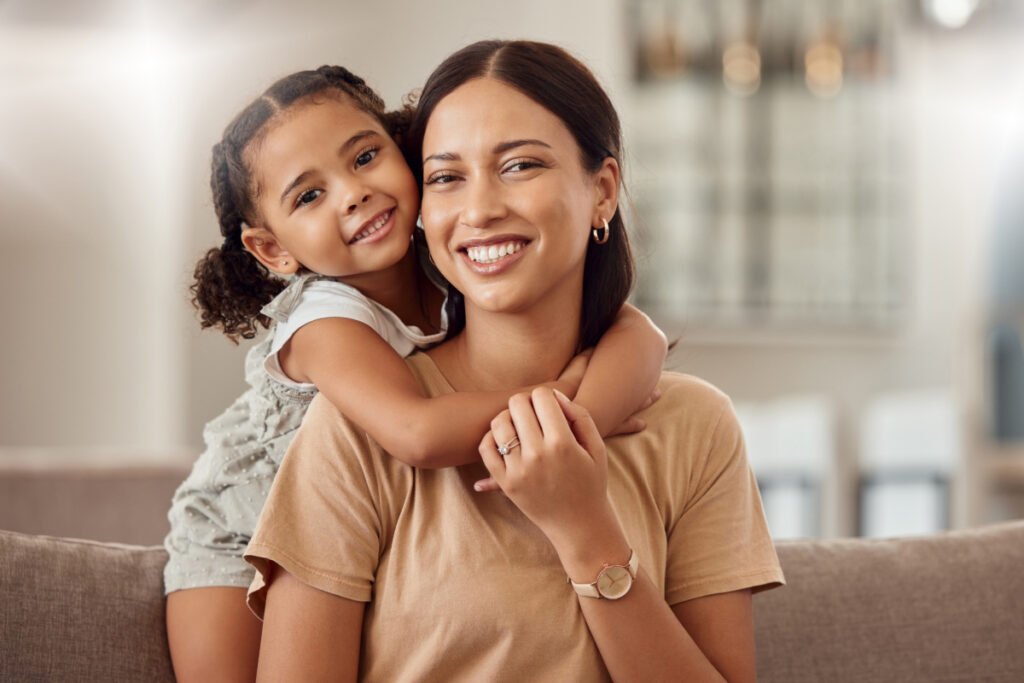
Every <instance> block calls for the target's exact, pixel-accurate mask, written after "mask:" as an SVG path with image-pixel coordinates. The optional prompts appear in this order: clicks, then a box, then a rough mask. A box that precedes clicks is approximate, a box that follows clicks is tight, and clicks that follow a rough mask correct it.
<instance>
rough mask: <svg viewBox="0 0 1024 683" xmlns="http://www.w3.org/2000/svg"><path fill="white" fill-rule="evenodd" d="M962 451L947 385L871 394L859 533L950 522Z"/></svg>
mask: <svg viewBox="0 0 1024 683" xmlns="http://www.w3.org/2000/svg"><path fill="white" fill-rule="evenodd" d="M961 451H962V445H961V427H960V421H959V415H958V411H957V408H956V403H955V401H954V400H953V396H952V394H951V393H950V392H949V391H946V390H934V391H919V392H908V393H898V394H886V395H882V396H879V397H877V398H875V399H874V400H872V401H871V402H870V403H869V404H868V405H867V408H866V409H865V411H864V415H863V419H862V422H861V454H860V496H859V506H860V515H859V524H860V535H862V536H868V537H892V536H915V535H922V534H930V533H934V532H937V531H941V530H943V529H947V528H949V525H950V512H949V509H950V481H951V479H952V475H953V472H954V470H955V468H956V467H957V465H958V464H959V463H960V461H961Z"/></svg>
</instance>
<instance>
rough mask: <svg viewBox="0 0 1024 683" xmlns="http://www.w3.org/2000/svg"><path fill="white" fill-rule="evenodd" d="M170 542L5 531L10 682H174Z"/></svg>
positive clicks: (1, 627)
mask: <svg viewBox="0 0 1024 683" xmlns="http://www.w3.org/2000/svg"><path fill="white" fill-rule="evenodd" d="M166 561H167V555H166V554H165V553H164V551H163V549H161V548H143V547H138V546H127V545H115V544H103V543H94V542H91V541H76V540H70V539H62V538H51V537H48V536H28V535H25V534H17V533H12V532H8V531H0V680H2V681H19V682H22V681H62V682H63V681H83V682H84V681H90V682H94V681H173V680H174V675H173V673H172V670H171V660H170V656H169V654H168V651H167V635H166V630H165V627H164V596H163V566H164V563H165V562H166Z"/></svg>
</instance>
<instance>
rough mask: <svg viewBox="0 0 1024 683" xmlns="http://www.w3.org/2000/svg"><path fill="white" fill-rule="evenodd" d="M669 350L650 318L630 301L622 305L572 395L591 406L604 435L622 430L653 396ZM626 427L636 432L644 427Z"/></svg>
mask: <svg viewBox="0 0 1024 683" xmlns="http://www.w3.org/2000/svg"><path fill="white" fill-rule="evenodd" d="M667 350H668V344H667V342H666V339H665V335H664V333H663V332H662V331H661V330H660V329H658V327H657V326H656V325H655V324H654V323H653V322H651V319H650V318H648V317H647V316H646V315H644V313H643V312H642V311H640V310H639V309H638V308H635V307H633V306H631V305H629V304H626V305H625V306H623V307H622V309H621V310H620V311H619V314H618V316H616V318H615V322H614V323H613V324H612V326H611V327H610V328H609V329H608V331H607V332H605V333H604V336H602V337H601V341H599V342H598V344H597V346H596V347H595V348H594V354H593V355H592V356H591V357H590V364H589V365H588V366H587V372H586V374H585V375H584V376H583V381H582V382H581V383H580V389H579V392H578V393H577V394H576V396H575V398H574V399H573V400H574V401H575V402H576V403H578V404H579V405H581V406H583V407H584V408H586V409H587V411H588V412H589V413H590V416H591V417H592V418H593V420H594V423H595V424H596V425H597V431H598V432H600V433H601V436H609V435H611V434H613V433H616V432H618V431H620V429H621V428H622V426H623V424H624V423H626V420H627V419H628V418H629V417H630V416H631V415H633V414H634V413H635V412H637V410H638V409H640V408H641V407H643V406H644V404H645V403H646V402H647V401H648V400H649V399H650V397H651V396H652V395H653V394H654V392H655V387H656V386H657V384H658V379H659V378H660V377H661V369H662V366H664V364H665V354H666V352H667ZM563 393H564V392H563ZM626 427H627V428H626V429H625V431H637V429H639V428H642V425H636V427H637V428H636V429H634V428H630V425H626Z"/></svg>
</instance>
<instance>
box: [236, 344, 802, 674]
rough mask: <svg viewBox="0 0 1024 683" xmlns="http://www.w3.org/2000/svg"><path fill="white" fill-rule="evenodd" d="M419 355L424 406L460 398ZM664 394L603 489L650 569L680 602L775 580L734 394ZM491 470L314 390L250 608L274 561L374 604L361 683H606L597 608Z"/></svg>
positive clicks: (273, 505)
mask: <svg viewBox="0 0 1024 683" xmlns="http://www.w3.org/2000/svg"><path fill="white" fill-rule="evenodd" d="M407 362H408V363H409V365H410V367H411V369H412V370H413V372H414V373H415V374H416V375H417V376H418V378H419V380H420V382H421V384H422V385H423V387H424V388H425V390H426V392H427V393H428V395H430V396H436V395H440V394H445V393H450V392H452V391H453V389H452V387H451V386H450V385H449V384H448V383H447V381H446V380H445V378H444V376H443V375H441V373H440V371H439V370H438V369H437V366H436V365H434V363H433V361H432V360H431V359H430V357H429V356H427V355H426V354H422V353H420V354H415V355H413V356H410V357H409V358H408V359H407ZM659 386H660V388H661V390H662V392H663V394H662V397H661V399H660V400H659V401H658V402H656V403H655V404H654V405H653V406H651V407H650V408H648V409H647V411H646V412H645V414H644V415H643V417H644V419H646V421H647V424H648V427H647V429H646V430H644V431H643V432H640V433H638V434H633V435H629V436H620V437H615V438H611V439H608V440H607V448H608V469H609V472H608V488H609V495H610V497H611V500H612V502H613V504H614V506H615V509H616V511H617V513H618V516H619V519H620V520H621V523H622V525H623V528H624V530H625V532H626V537H627V538H628V539H629V541H630V543H631V545H632V547H633V548H634V550H635V551H636V553H637V555H638V556H639V560H640V567H641V570H642V571H644V572H646V573H647V575H648V576H649V577H650V578H651V580H652V581H653V582H654V583H655V585H656V586H658V588H659V589H662V590H664V593H665V600H666V601H667V602H668V603H669V604H675V603H679V602H683V601H685V600H690V599H692V598H696V597H700V596H704V595H711V594H714V593H723V592H727V591H733V590H738V589H741V588H753V589H755V590H760V589H764V588H769V587H773V586H776V585H779V584H781V583H782V581H783V577H782V570H781V568H780V566H779V562H778V558H777V557H776V555H775V549H774V547H773V546H772V541H771V537H770V536H769V534H768V529H767V525H766V523H765V519H764V513H763V511H762V509H761V500H760V496H759V495H758V490H757V485H756V483H755V480H754V477H753V475H752V473H751V471H750V468H749V466H748V464H747V459H746V454H745V451H744V447H743V440H742V436H741V434H740V430H739V426H738V424H737V422H736V417H735V414H734V412H733V409H732V405H731V404H730V402H729V399H728V398H727V397H726V396H725V395H724V394H722V393H721V392H720V391H718V390H717V389H715V388H714V387H712V386H711V385H709V384H707V383H705V382H703V381H701V380H699V379H696V378H694V377H690V376H686V375H680V374H675V373H665V374H664V375H663V376H662V380H661V382H660V384H659ZM453 419H457V416H453ZM486 475H487V472H486V470H485V469H484V467H483V465H482V464H473V465H465V466H462V467H453V468H446V469H439V470H426V469H415V468H412V467H409V466H407V465H405V464H403V463H401V462H399V461H398V460H396V459H395V458H392V457H390V456H389V455H388V454H387V453H386V452H384V451H383V450H382V449H381V448H380V446H378V445H377V444H376V443H375V442H374V441H373V440H372V439H370V437H368V436H367V435H366V434H365V432H363V431H362V430H360V429H359V428H358V427H356V426H355V425H354V424H353V423H352V422H350V421H348V420H346V419H345V418H344V417H343V416H342V415H341V414H340V413H339V412H338V411H337V410H336V409H335V408H334V406H333V405H332V404H331V403H330V402H329V401H327V400H326V399H324V398H323V397H322V396H317V397H316V398H315V399H314V400H313V402H312V404H311V406H310V408H309V412H308V413H307V415H306V418H305V421H304V422H303V424H302V427H301V428H300V430H299V433H298V435H297V436H296V437H295V440H294V442H293V443H292V446H291V449H290V450H289V451H288V454H287V456H286V457H285V459H284V463H283V464H282V466H281V469H280V471H279V473H278V475H277V478H276V480H275V482H274V485H273V488H272V489H271V492H270V498H269V500H268V501H267V504H266V507H265V508H264V511H263V515H262V517H261V519H260V523H259V526H258V527H257V529H256V533H255V535H254V536H253V539H252V541H251V542H250V543H249V547H248V549H247V550H246V553H245V557H246V559H247V560H248V561H249V562H251V563H252V564H253V565H254V566H255V567H256V568H257V570H258V572H257V574H256V578H255V580H254V581H253V584H252V586H251V588H250V589H249V605H250V607H251V608H252V609H253V610H254V611H255V612H256V613H257V614H258V615H260V616H262V614H263V607H264V600H265V592H266V585H265V578H266V575H267V570H268V568H269V566H270V562H274V563H277V564H278V565H280V566H282V567H284V568H285V569H287V570H288V571H289V572H290V573H292V574H293V575H294V576H296V577H297V578H299V579H300V580H302V581H304V582H305V583H307V584H309V585H311V586H313V587H315V588H318V589H320V590H323V591H326V592H328V593H332V594H334V595H338V596H341V597H344V598H348V599H351V600H358V601H363V602H368V603H369V604H368V605H367V607H366V612H365V619H364V623H363V640H362V652H361V656H360V659H361V662H360V678H361V679H362V680H366V681H420V680H424V681H426V680H429V681H569V680H573V681H577V680H578V681H597V680H607V679H608V672H607V670H606V669H605V666H604V663H603V662H602V660H601V656H600V654H599V653H598V650H597V648H596V646H595V644H594V640H593V638H592V637H591V636H590V633H589V631H588V630H587V626H586V622H585V621H584V619H583V614H582V611H581V610H580V607H579V600H580V599H587V598H579V597H577V595H576V594H575V592H573V590H572V587H571V586H569V585H568V584H567V583H566V580H565V573H564V571H563V569H562V566H561V564H560V563H559V561H558V557H557V555H556V554H555V551H554V549H553V548H552V546H551V544H550V543H549V542H548V541H547V539H546V538H545V536H544V535H543V534H542V533H541V532H540V530H539V529H538V528H537V527H536V526H534V525H533V523H532V522H530V521H529V520H528V519H527V518H526V516H525V515H523V514H522V513H521V512H520V511H519V510H518V508H516V507H515V505H514V504H512V502H511V501H509V500H508V499H507V498H506V497H505V496H503V495H501V494H500V493H484V494H482V493H477V492H475V491H474V490H473V482H474V481H476V480H478V479H481V478H483V477H484V476H486ZM595 573H596V569H595Z"/></svg>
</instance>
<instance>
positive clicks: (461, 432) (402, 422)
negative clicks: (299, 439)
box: [278, 318, 635, 468]
mask: <svg viewBox="0 0 1024 683" xmlns="http://www.w3.org/2000/svg"><path fill="white" fill-rule="evenodd" d="M278 360H279V362H280V364H281V368H282V369H283V370H284V371H285V373H286V374H287V375H288V376H289V377H290V378H292V379H293V380H294V381H296V382H311V383H313V384H315V385H316V387H317V389H319V390H320V392H321V393H323V394H324V396H325V397H326V398H327V399H328V400H330V402H331V403H333V404H334V405H335V407H336V408H338V410H340V411H341V412H342V413H344V414H345V416H346V417H348V418H350V419H351V420H352V421H354V422H355V423H356V424H357V425H359V426H360V427H362V428H363V429H365V430H366V431H367V433H369V434H370V436H372V437H373V438H374V440H375V441H376V442H377V443H379V444H380V445H381V446H382V447H383V448H384V450H386V451H387V452H388V453H390V454H391V455H393V456H394V457H396V458H398V459H399V460H401V461H402V462H404V463H406V464H408V465H412V466H414V467H431V468H433V467H450V466H453V465H464V464H466V463H470V462H477V461H479V459H480V456H479V454H478V453H477V445H478V444H479V443H480V438H481V437H482V436H483V435H484V434H485V433H486V432H487V430H488V429H490V422H491V419H492V418H493V417H494V416H495V415H497V414H498V413H500V412H501V411H502V410H504V409H505V407H506V406H507V405H508V400H509V398H511V396H512V395H513V394H515V393H516V392H515V391H494V392H457V393H454V394H446V395H444V396H438V397H435V398H426V397H424V395H423V392H422V390H421V388H420V385H419V383H418V382H417V381H416V378H415V377H414V376H413V374H412V371H411V370H410V369H409V367H408V366H407V365H406V364H405V361H403V360H402V358H401V357H400V356H399V355H398V354H397V353H396V352H395V350H394V349H393V348H391V346H390V345H389V344H388V343H387V342H386V341H384V340H383V339H382V338H381V337H380V335H378V334H377V333H376V332H375V331H374V330H373V329H372V328H370V327H369V326H367V325H365V324H363V323H361V322H358V321H355V320H350V319H348V318H323V319H321V320H316V321H313V322H311V323H309V324H307V325H303V326H302V327H300V328H299V329H298V330H297V331H296V332H295V334H293V335H292V337H291V339H289V340H288V343H287V344H285V346H284V348H282V349H281V351H280V352H279V353H278ZM584 368H585V361H583V360H576V361H574V362H573V363H571V364H570V365H569V367H568V368H566V372H564V373H563V374H562V376H561V377H560V378H559V380H557V381H555V382H552V383H548V384H546V385H545V386H550V387H552V388H555V387H557V388H558V389H559V390H560V391H563V392H564V393H567V394H569V395H573V394H575V393H576V390H577V388H578V386H579V383H580V378H581V377H582V371H583V369H584ZM634 407H635V406H634Z"/></svg>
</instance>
